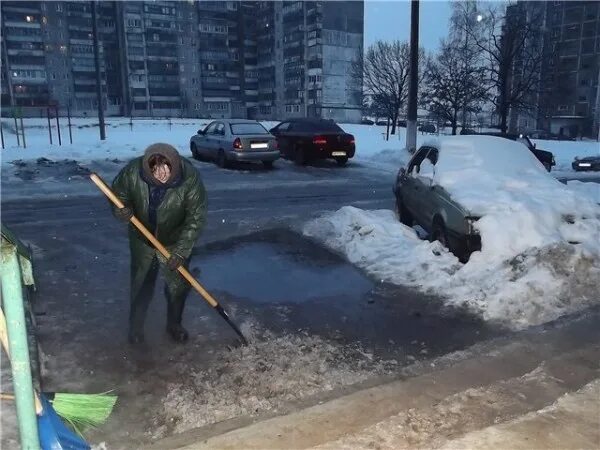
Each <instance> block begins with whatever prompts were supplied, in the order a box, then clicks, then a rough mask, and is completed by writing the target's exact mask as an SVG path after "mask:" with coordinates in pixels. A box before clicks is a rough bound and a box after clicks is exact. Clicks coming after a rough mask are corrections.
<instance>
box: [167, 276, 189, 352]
mask: <svg viewBox="0 0 600 450" xmlns="http://www.w3.org/2000/svg"><path fill="white" fill-rule="evenodd" d="M188 292H189V289H185V290H183V292H182V291H181V290H180V291H179V292H177V293H175V294H171V292H170V290H169V287H168V286H165V297H166V298H167V333H169V335H170V336H171V338H172V339H173V340H174V341H175V342H179V343H183V342H186V341H187V340H188V337H189V335H188V332H187V331H186V329H185V328H183V326H182V325H181V320H182V316H183V308H184V307H185V299H186V297H187V294H188Z"/></svg>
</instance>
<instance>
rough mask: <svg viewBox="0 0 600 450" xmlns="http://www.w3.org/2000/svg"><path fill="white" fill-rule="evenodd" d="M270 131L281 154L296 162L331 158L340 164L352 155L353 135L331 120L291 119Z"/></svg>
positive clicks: (301, 163)
mask: <svg viewBox="0 0 600 450" xmlns="http://www.w3.org/2000/svg"><path fill="white" fill-rule="evenodd" d="M271 133H272V134H273V135H274V136H275V137H276V138H277V142H278V143H279V149H280V151H281V154H282V155H283V157H284V158H287V159H293V160H294V161H295V162H296V163H297V164H299V165H304V164H306V163H308V162H309V161H312V160H315V159H331V158H332V159H334V160H335V161H336V162H337V163H338V165H340V166H343V165H345V164H346V163H347V162H348V159H349V158H352V157H354V152H355V144H354V136H352V135H351V134H348V133H346V132H345V131H344V130H342V129H341V128H340V127H339V126H338V125H337V124H336V123H335V122H334V121H333V120H326V119H291V120H287V121H285V122H281V123H280V124H279V125H277V126H276V127H275V128H272V129H271Z"/></svg>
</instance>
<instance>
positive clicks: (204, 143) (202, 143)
mask: <svg viewBox="0 0 600 450" xmlns="http://www.w3.org/2000/svg"><path fill="white" fill-rule="evenodd" d="M216 126H217V124H216V122H212V123H210V124H208V126H207V127H206V128H205V129H204V134H201V135H199V136H198V139H197V148H198V152H199V153H200V154H201V155H202V156H204V157H212V152H211V148H210V137H211V135H212V133H213V132H214V130H215V127H216Z"/></svg>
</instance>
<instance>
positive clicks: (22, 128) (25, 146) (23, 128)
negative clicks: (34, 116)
mask: <svg viewBox="0 0 600 450" xmlns="http://www.w3.org/2000/svg"><path fill="white" fill-rule="evenodd" d="M20 119H21V133H22V134H23V148H27V144H26V143H25V127H24V126H23V114H21V117H20Z"/></svg>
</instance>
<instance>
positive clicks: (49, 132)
mask: <svg viewBox="0 0 600 450" xmlns="http://www.w3.org/2000/svg"><path fill="white" fill-rule="evenodd" d="M46 114H47V115H48V134H49V135H50V145H52V125H51V124H50V107H48V108H46Z"/></svg>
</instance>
